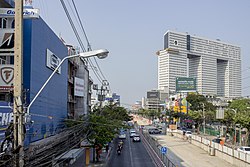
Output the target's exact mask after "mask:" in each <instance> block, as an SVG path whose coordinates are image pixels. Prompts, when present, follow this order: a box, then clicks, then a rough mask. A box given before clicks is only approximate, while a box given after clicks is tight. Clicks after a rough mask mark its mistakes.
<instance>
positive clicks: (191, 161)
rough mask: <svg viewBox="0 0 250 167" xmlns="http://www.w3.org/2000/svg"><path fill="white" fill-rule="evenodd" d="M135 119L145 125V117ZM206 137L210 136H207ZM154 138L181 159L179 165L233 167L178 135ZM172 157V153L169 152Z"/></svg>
mask: <svg viewBox="0 0 250 167" xmlns="http://www.w3.org/2000/svg"><path fill="white" fill-rule="evenodd" d="M134 120H135V121H137V123H138V124H139V125H147V122H148V121H147V119H145V118H142V117H135V118H134ZM207 137H208V138H209V137H211V136H207ZM154 138H155V139H157V140H158V142H159V144H161V145H162V146H165V147H167V148H168V149H169V151H168V154H169V153H171V152H172V153H174V154H175V155H176V156H178V158H177V157H175V156H174V158H175V159H176V160H177V161H181V162H180V163H181V165H183V166H186V167H201V166H204V167H222V166H223V167H224V166H226V167H235V166H234V165H232V164H230V163H228V162H226V161H224V160H223V159H221V158H219V157H216V156H210V155H209V154H208V153H207V152H206V151H204V150H202V149H201V148H199V147H197V146H195V145H192V144H191V143H189V142H188V141H187V140H183V139H181V138H178V137H175V136H174V137H172V136H167V135H154ZM169 155H170V156H172V158H173V154H169Z"/></svg>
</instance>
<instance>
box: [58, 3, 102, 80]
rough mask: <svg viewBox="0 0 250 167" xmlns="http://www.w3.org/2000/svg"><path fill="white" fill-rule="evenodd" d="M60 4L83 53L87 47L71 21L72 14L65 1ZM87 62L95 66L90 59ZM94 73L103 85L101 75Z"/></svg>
mask: <svg viewBox="0 0 250 167" xmlns="http://www.w3.org/2000/svg"><path fill="white" fill-rule="evenodd" d="M60 2H61V4H62V6H63V9H64V11H65V13H66V16H67V18H68V20H69V22H70V25H71V27H72V29H73V31H74V33H75V35H76V37H77V40H78V42H79V44H80V47H81V48H82V49H83V51H86V49H85V47H84V45H83V43H82V41H81V38H80V36H79V34H78V32H77V30H76V27H75V25H74V23H73V21H72V19H71V16H70V14H69V12H68V9H67V7H66V5H65V3H64V1H63V0H60ZM87 62H89V63H90V64H91V65H92V66H94V65H93V63H92V62H91V60H90V59H87ZM93 72H94V74H95V76H96V77H97V79H98V80H99V82H100V83H101V82H102V78H101V77H100V75H99V74H98V73H97V72H96V71H95V70H94V69H93Z"/></svg>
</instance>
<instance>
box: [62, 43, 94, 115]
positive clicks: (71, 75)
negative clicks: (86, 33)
mask: <svg viewBox="0 0 250 167" xmlns="http://www.w3.org/2000/svg"><path fill="white" fill-rule="evenodd" d="M67 47H68V55H76V54H79V50H80V49H79V48H78V47H74V46H71V45H67ZM89 94H90V95H91V81H90V79H89V70H88V67H87V63H86V62H85V60H83V59H80V58H79V57H76V58H71V59H68V117H69V118H71V119H79V118H80V117H82V116H84V115H87V114H88V112H89V110H90V108H89V105H90V95H89Z"/></svg>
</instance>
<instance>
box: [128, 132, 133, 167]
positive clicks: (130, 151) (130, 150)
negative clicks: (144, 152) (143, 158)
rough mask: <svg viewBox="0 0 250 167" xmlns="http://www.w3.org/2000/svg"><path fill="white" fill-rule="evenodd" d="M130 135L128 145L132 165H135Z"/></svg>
mask: <svg viewBox="0 0 250 167" xmlns="http://www.w3.org/2000/svg"><path fill="white" fill-rule="evenodd" d="M130 142H131V141H130V136H129V137H128V147H129V155H130V163H131V167H134V163H133V161H132V159H133V156H132V148H131V144H130Z"/></svg>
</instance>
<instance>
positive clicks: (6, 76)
mask: <svg viewBox="0 0 250 167" xmlns="http://www.w3.org/2000/svg"><path fill="white" fill-rule="evenodd" d="M13 78H14V68H12V67H2V68H1V79H2V81H3V82H4V83H6V84H7V85H8V84H9V83H10V82H11V81H13Z"/></svg>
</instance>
